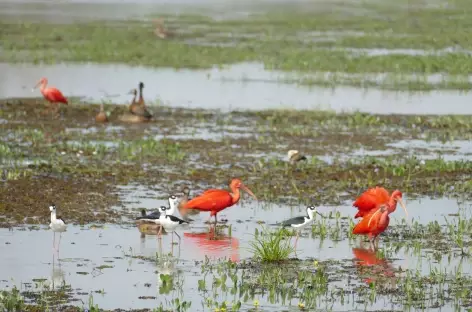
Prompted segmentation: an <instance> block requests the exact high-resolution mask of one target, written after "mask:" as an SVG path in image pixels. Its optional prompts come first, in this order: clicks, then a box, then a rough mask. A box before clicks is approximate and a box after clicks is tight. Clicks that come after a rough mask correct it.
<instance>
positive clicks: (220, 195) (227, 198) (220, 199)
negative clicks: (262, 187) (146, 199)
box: [183, 179, 257, 224]
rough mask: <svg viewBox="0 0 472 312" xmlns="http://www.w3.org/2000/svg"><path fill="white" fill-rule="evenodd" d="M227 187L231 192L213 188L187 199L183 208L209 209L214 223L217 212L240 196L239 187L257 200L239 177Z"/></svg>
mask: <svg viewBox="0 0 472 312" xmlns="http://www.w3.org/2000/svg"><path fill="white" fill-rule="evenodd" d="M229 188H230V189H231V192H228V191H226V190H215V189H210V190H207V191H205V192H204V193H203V194H202V195H200V196H198V197H195V198H194V199H192V200H190V201H188V202H187V203H186V204H185V205H184V207H183V208H185V209H197V210H200V211H210V212H211V213H210V218H211V217H213V216H214V217H215V224H216V223H217V218H216V215H217V213H218V212H220V211H221V210H223V209H226V208H228V207H231V206H233V205H234V204H236V203H237V202H238V201H239V198H240V197H241V192H240V189H243V190H245V191H246V192H248V193H249V195H251V196H252V197H254V199H255V200H257V197H256V195H254V193H253V192H252V191H251V190H250V189H248V188H247V187H246V186H245V185H244V184H243V182H241V180H239V179H233V180H231V183H230V185H229Z"/></svg>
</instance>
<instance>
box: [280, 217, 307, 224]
mask: <svg viewBox="0 0 472 312" xmlns="http://www.w3.org/2000/svg"><path fill="white" fill-rule="evenodd" d="M303 222H305V217H295V218H292V219H288V220H285V221H283V222H282V223H280V224H281V225H282V226H291V225H292V224H301V223H303Z"/></svg>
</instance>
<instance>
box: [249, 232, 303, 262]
mask: <svg viewBox="0 0 472 312" xmlns="http://www.w3.org/2000/svg"><path fill="white" fill-rule="evenodd" d="M250 248H251V250H252V252H253V254H254V258H255V259H258V260H260V261H262V262H277V261H284V260H288V259H289V257H290V255H291V254H292V253H293V252H294V250H295V249H294V247H293V246H292V245H291V241H290V236H287V231H286V230H284V229H280V230H277V231H275V232H273V233H272V232H269V231H267V230H264V231H263V232H261V233H256V235H255V236H254V241H252V242H250Z"/></svg>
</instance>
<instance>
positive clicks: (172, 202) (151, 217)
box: [136, 195, 179, 236]
mask: <svg viewBox="0 0 472 312" xmlns="http://www.w3.org/2000/svg"><path fill="white" fill-rule="evenodd" d="M168 200H169V207H168V208H166V214H168V215H173V214H174V212H175V211H176V210H177V203H178V201H179V200H178V198H177V196H175V195H171V196H169V199H168ZM162 207H164V206H162ZM162 207H161V208H162ZM161 210H162V209H159V210H158V211H154V212H152V213H150V214H146V211H145V210H144V209H143V210H141V216H140V217H137V218H136V220H137V221H143V222H153V223H155V224H157V225H159V232H158V233H157V234H158V235H159V236H161V235H162V225H161V220H160V216H161Z"/></svg>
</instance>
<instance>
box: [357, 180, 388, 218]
mask: <svg viewBox="0 0 472 312" xmlns="http://www.w3.org/2000/svg"><path fill="white" fill-rule="evenodd" d="M389 200H390V195H389V194H388V191H387V190H386V189H384V188H383V187H374V188H370V189H368V190H367V191H365V192H364V193H362V194H361V195H360V196H359V197H358V198H357V199H356V201H355V202H354V203H353V204H352V205H353V206H354V207H356V208H358V209H359V211H358V212H357V214H356V215H355V216H354V218H358V217H364V216H365V215H367V214H368V213H369V212H371V211H372V210H374V209H375V210H376V208H379V207H380V206H382V205H384V204H386V203H388V201H389Z"/></svg>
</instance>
